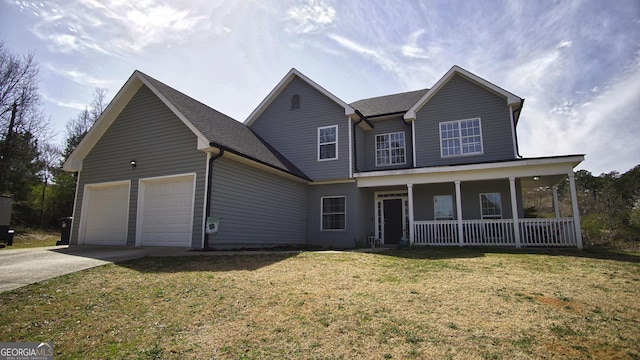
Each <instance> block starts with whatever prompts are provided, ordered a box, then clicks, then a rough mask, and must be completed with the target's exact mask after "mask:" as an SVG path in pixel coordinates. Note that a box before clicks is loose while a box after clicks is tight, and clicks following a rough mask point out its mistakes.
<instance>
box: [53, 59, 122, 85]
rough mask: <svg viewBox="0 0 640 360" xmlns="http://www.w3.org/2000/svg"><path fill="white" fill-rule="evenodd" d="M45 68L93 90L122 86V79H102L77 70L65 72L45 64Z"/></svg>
mask: <svg viewBox="0 0 640 360" xmlns="http://www.w3.org/2000/svg"><path fill="white" fill-rule="evenodd" d="M44 66H45V68H46V69H47V70H49V71H51V72H53V73H55V74H57V75H60V76H63V77H64V78H66V79H68V80H71V81H73V82H74V83H76V84H79V85H83V86H88V87H92V88H103V89H108V90H113V89H118V88H119V87H120V86H122V83H121V82H122V80H121V79H101V78H97V77H94V76H92V75H90V74H87V73H84V72H81V71H77V70H64V69H60V68H56V67H55V66H53V65H52V64H49V63H47V64H44Z"/></svg>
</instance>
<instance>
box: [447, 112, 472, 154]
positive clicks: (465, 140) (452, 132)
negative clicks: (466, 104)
mask: <svg viewBox="0 0 640 360" xmlns="http://www.w3.org/2000/svg"><path fill="white" fill-rule="evenodd" d="M440 154H441V156H442V157H449V156H461V155H478V154H482V125H481V123H480V118H474V119H466V120H456V121H447V122H441V123H440Z"/></svg>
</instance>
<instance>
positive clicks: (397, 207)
mask: <svg viewBox="0 0 640 360" xmlns="http://www.w3.org/2000/svg"><path fill="white" fill-rule="evenodd" d="M383 207H384V210H383V211H384V243H385V244H397V243H399V242H400V239H401V238H402V236H403V234H402V199H388V200H384V201H383Z"/></svg>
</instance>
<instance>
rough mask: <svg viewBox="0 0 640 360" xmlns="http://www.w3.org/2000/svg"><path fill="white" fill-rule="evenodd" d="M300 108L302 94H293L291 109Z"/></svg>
mask: <svg viewBox="0 0 640 360" xmlns="http://www.w3.org/2000/svg"><path fill="white" fill-rule="evenodd" d="M295 109H300V96H299V95H297V94H296V95H293V96H292V97H291V110H295Z"/></svg>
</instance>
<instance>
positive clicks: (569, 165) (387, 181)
mask: <svg viewBox="0 0 640 360" xmlns="http://www.w3.org/2000/svg"><path fill="white" fill-rule="evenodd" d="M583 160H584V155H569V156H563V157H551V158H539V159H527V160H517V161H505V162H500V163H489V164H473V165H459V166H455V167H452V166H438V167H433V168H420V169H408V170H390V171H373V172H367V173H358V174H354V177H355V178H356V179H357V181H358V186H359V187H370V186H391V185H406V184H422V183H439V182H451V181H456V180H459V181H478V180H490V179H502V178H508V177H511V176H514V177H527V176H549V175H559V174H568V173H569V172H571V171H573V168H575V167H576V166H577V165H578V164H579V163H580V162H582V161H583Z"/></svg>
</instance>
